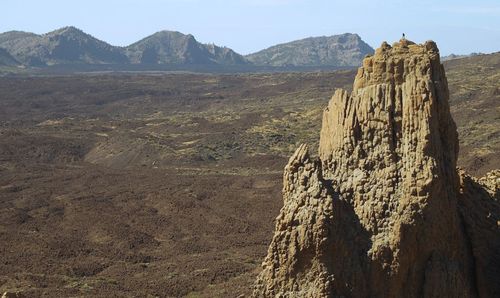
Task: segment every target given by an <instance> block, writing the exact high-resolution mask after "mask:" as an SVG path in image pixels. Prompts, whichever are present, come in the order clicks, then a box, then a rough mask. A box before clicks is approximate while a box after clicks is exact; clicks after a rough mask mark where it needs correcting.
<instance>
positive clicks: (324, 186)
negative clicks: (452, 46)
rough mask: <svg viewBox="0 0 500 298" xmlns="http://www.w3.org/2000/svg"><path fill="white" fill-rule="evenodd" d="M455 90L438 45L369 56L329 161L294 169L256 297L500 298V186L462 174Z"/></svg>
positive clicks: (345, 103) (337, 107)
mask: <svg viewBox="0 0 500 298" xmlns="http://www.w3.org/2000/svg"><path fill="white" fill-rule="evenodd" d="M448 94H449V93H448V86H447V81H446V77H445V72H444V69H443V67H442V65H441V63H440V61H439V51H438V49H437V46H436V44H435V43H434V42H426V43H425V44H423V45H416V44H414V43H412V42H410V41H407V40H401V41H400V42H399V43H395V44H394V45H393V46H392V47H391V46H389V45H388V44H386V43H384V44H382V46H381V47H380V48H379V49H377V50H376V52H375V55H374V56H372V57H367V58H365V59H364V61H363V67H361V68H360V69H359V71H358V74H357V76H356V79H355V82H354V87H353V92H352V93H351V94H348V93H347V92H346V91H344V90H337V91H336V92H335V94H334V96H333V98H332V99H331V101H330V103H329V105H328V107H327V108H326V109H325V111H324V115H323V127H322V130H321V138H320V147H319V155H320V159H319V160H313V159H311V157H310V156H309V154H308V152H307V147H306V146H301V147H300V148H299V149H298V150H297V152H296V153H295V154H294V155H293V156H292V157H291V159H290V161H289V163H288V165H287V167H286V168H285V175H284V188H283V194H284V206H283V208H282V210H281V212H280V215H279V216H278V218H277V223H276V231H275V235H274V238H273V240H272V243H271V246H270V248H269V251H268V255H267V257H266V259H265V261H264V263H263V271H262V273H261V274H260V275H259V278H258V280H257V283H256V290H255V292H254V294H255V296H266V297H274V296H278V297H281V296H283V297H336V296H344V297H422V296H424V297H477V296H481V297H495V295H500V286H499V285H498V284H500V283H498V282H497V283H495V282H494V279H497V280H498V276H499V274H500V257H499V254H500V229H499V227H498V224H500V222H499V221H498V220H500V212H499V207H498V203H497V202H495V200H494V199H493V197H494V196H495V193H498V191H496V190H491V188H495V187H498V184H496V186H495V184H492V183H491V181H490V180H491V177H490V178H485V179H487V181H490V182H488V183H489V184H488V185H489V189H488V190H486V186H484V185H481V184H480V183H479V182H476V181H473V180H471V179H469V178H464V177H466V176H464V174H460V175H459V173H458V172H457V170H456V160H457V155H458V136H457V132H456V126H455V123H454V122H453V119H452V118H451V115H450V111H449V107H448V98H449V95H448ZM492 175H493V174H492ZM490 176H491V175H490ZM497 181H498V180H497ZM483 184H485V183H483ZM491 185H493V186H491ZM476 204H478V205H479V207H478V208H477V210H470V209H471V208H472V209H474V208H473V206H474V205H476ZM484 235H487V237H484Z"/></svg>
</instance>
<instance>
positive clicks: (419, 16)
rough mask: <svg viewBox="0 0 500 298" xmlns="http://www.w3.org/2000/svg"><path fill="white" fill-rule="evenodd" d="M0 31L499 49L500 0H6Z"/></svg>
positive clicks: (234, 44)
mask: <svg viewBox="0 0 500 298" xmlns="http://www.w3.org/2000/svg"><path fill="white" fill-rule="evenodd" d="M1 7H2V17H1V19H0V32H4V31H9V30H23V31H31V32H35V33H46V32H48V31H51V30H54V29H57V28H59V27H63V26H68V25H73V26H75V27H78V28H80V29H82V30H83V31H85V32H87V33H89V34H92V35H93V36H95V37H97V38H99V39H103V40H105V41H107V42H109V43H111V44H113V45H120V46H123V45H128V44H130V43H132V42H134V41H137V40H139V39H140V38H143V37H146V36H147V35H150V34H152V33H154V32H156V31H160V30H177V31H180V32H183V33H191V34H193V35H194V36H195V37H196V39H197V40H199V41H201V42H205V43H209V42H214V43H215V44H218V45H225V46H228V47H230V48H233V49H234V50H236V51H237V52H240V53H242V54H248V53H250V52H253V51H257V50H260V49H263V48H266V47H269V46H271V45H274V44H277V43H281V42H287V41H291V40H295V39H299V38H304V37H309V36H320V35H334V34H339V33H344V32H352V33H358V34H359V35H360V36H361V37H362V38H363V39H364V40H365V41H366V42H367V43H369V44H370V45H371V46H372V47H378V46H379V45H380V44H381V42H382V41H384V40H387V41H388V42H390V43H392V42H393V41H395V40H398V39H399V38H400V36H401V33H402V32H405V33H406V35H407V37H408V39H411V40H413V41H416V42H423V41H425V40H428V39H433V40H435V41H436V42H437V43H438V46H439V48H440V49H441V54H442V55H447V54H450V53H457V54H464V53H470V52H486V53H490V52H496V51H500V0H469V1H464V0H442V1H439V0H434V1H431V0H416V1H411V0H405V1H403V0H387V1H377V0H372V1H357V0H344V1H337V0H232V1H230V0H211V1H210V0H205V1H203V0H85V1H77V0H75V1H70V0H64V1H63V0H43V1H42V0H31V1H27V0H2V1H1Z"/></svg>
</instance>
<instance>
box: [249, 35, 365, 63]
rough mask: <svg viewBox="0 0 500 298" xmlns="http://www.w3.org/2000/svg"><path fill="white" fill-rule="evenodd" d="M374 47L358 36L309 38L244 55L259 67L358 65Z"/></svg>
mask: <svg viewBox="0 0 500 298" xmlns="http://www.w3.org/2000/svg"><path fill="white" fill-rule="evenodd" d="M368 54H373V48H372V47H370V46H369V45H368V44H366V43H365V42H364V41H363V40H362V39H361V37H359V35H357V34H351V33H345V34H341V35H334V36H322V37H309V38H306V39H301V40H297V41H292V42H289V43H284V44H279V45H275V46H272V47H270V48H268V49H265V50H262V51H259V52H257V53H253V54H250V55H247V56H245V58H247V59H248V60H249V61H250V62H252V63H254V64H255V65H261V66H275V67H282V66H359V65H360V64H361V61H362V59H363V57H364V56H365V55H368Z"/></svg>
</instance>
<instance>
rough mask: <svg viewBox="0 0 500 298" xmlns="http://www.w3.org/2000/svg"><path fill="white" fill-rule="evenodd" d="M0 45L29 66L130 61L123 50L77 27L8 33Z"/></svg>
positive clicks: (2, 38) (4, 34)
mask: <svg viewBox="0 0 500 298" xmlns="http://www.w3.org/2000/svg"><path fill="white" fill-rule="evenodd" d="M0 47H2V48H5V49H6V50H7V51H8V52H9V53H10V54H11V55H12V56H14V57H15V58H16V59H17V60H18V61H20V62H21V63H23V64H25V65H28V66H45V65H54V64H72V63H78V64H119V63H126V62H127V61H128V60H127V57H126V56H125V54H124V53H123V50H122V49H120V48H118V47H114V46H111V45H109V44H108V43H106V42H103V41H101V40H99V39H96V38H94V37H92V36H91V35H89V34H86V33H84V32H83V31H81V30H79V29H77V28H75V27H64V28H61V29H58V30H55V31H52V32H49V33H47V34H42V35H37V34H33V33H27V32H19V31H11V32H6V33H3V34H0Z"/></svg>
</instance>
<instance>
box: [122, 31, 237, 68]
mask: <svg viewBox="0 0 500 298" xmlns="http://www.w3.org/2000/svg"><path fill="white" fill-rule="evenodd" d="M126 52H127V55H128V57H129V58H130V62H131V63H134V64H222V65H239V64H247V61H246V60H245V58H243V56H241V55H239V54H237V53H236V52H234V51H233V50H231V49H229V48H226V47H219V46H216V45H213V44H202V43H199V42H198V41H196V39H195V38H194V36H193V35H191V34H188V35H185V34H182V33H180V32H176V31H160V32H157V33H155V34H153V35H151V36H148V37H146V38H144V39H142V40H140V41H138V42H136V43H134V44H132V45H130V46H128V47H127V48H126Z"/></svg>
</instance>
